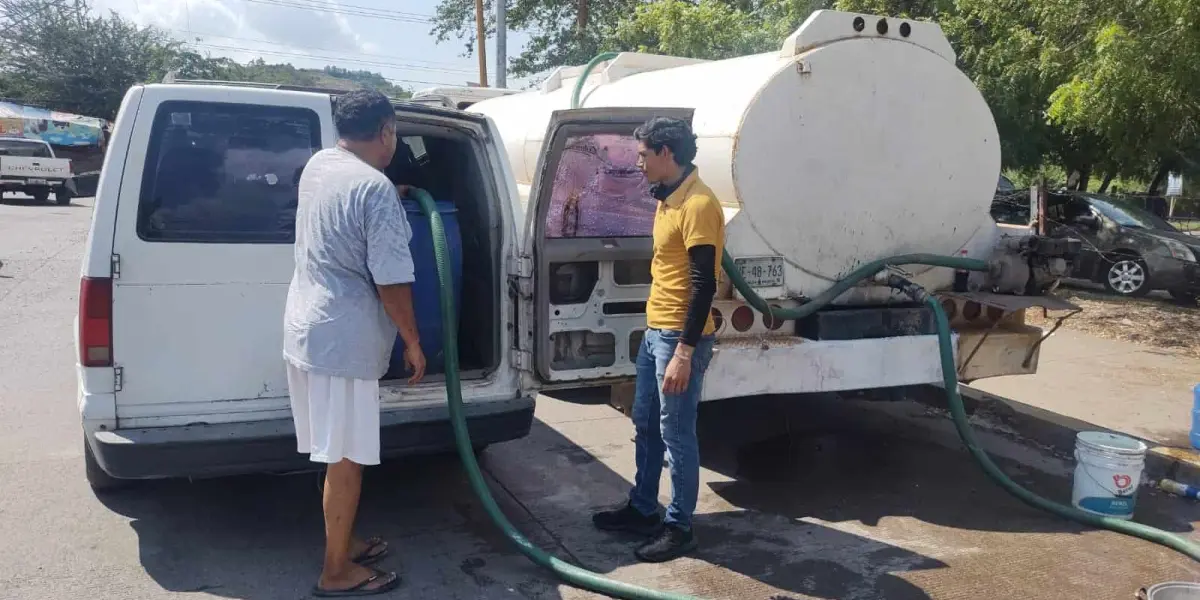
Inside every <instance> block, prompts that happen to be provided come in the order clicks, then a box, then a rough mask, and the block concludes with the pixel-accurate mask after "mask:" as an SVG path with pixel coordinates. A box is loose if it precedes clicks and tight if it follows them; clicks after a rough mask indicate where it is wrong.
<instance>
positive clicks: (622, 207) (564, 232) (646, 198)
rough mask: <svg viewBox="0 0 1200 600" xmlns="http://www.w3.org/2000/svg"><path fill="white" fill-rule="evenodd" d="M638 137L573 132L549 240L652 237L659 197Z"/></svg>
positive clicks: (561, 166)
mask: <svg viewBox="0 0 1200 600" xmlns="http://www.w3.org/2000/svg"><path fill="white" fill-rule="evenodd" d="M637 151H638V143H637V140H635V139H634V138H633V136H632V135H617V134H586V135H578V136H570V137H568V138H567V143H566V145H565V146H564V148H563V151H562V156H561V157H560V158H559V161H558V167H557V169H556V170H555V173H554V187H553V189H552V190H551V196H550V208H549V210H548V211H547V214H546V237H548V238H589V237H591V238H594V237H649V236H650V235H652V233H653V231H654V211H655V210H657V208H658V203H657V201H656V200H655V199H654V198H653V197H652V196H651V195H650V186H649V184H647V183H646V176H645V175H643V174H642V171H641V169H639V168H638V166H637Z"/></svg>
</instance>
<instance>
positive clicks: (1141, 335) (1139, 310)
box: [1026, 286, 1200, 358]
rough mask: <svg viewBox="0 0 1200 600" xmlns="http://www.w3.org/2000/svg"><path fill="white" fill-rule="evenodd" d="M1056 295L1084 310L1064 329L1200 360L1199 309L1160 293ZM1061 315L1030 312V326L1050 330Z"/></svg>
mask: <svg viewBox="0 0 1200 600" xmlns="http://www.w3.org/2000/svg"><path fill="white" fill-rule="evenodd" d="M1055 294H1056V295H1057V296H1059V297H1061V298H1063V299H1065V300H1068V301H1070V302H1073V303H1075V304H1076V305H1078V306H1080V307H1082V308H1083V312H1081V313H1079V314H1077V315H1075V316H1073V317H1071V318H1069V319H1067V321H1066V322H1065V323H1063V328H1064V329H1073V330H1075V331H1081V332H1084V333H1088V334H1091V335H1094V336H1097V337H1102V338H1107V339H1110V340H1122V341H1127V342H1134V343H1136V344H1142V345H1145V346H1150V347H1153V348H1161V349H1164V350H1176V351H1180V352H1184V353H1186V354H1188V355H1191V356H1194V357H1197V358H1200V335H1197V333H1196V332H1198V331H1200V307H1195V306H1192V307H1188V306H1182V305H1180V304H1179V303H1177V302H1174V301H1172V300H1170V299H1167V298H1165V297H1158V293H1155V294H1154V295H1152V296H1150V297H1146V298H1117V297H1114V296H1111V295H1108V294H1105V293H1103V292H1098V291H1092V290H1087V289H1081V288H1078V287H1065V286H1064V287H1060V288H1059V289H1058V290H1057V291H1056V292H1055ZM1059 314H1060V313H1050V318H1049V319H1046V318H1043V316H1042V311H1041V310H1036V309H1035V310H1031V311H1029V312H1028V313H1027V314H1026V320H1027V322H1028V323H1029V324H1031V325H1037V326H1039V327H1050V326H1052V325H1053V324H1054V322H1055V320H1057V318H1058V316H1059Z"/></svg>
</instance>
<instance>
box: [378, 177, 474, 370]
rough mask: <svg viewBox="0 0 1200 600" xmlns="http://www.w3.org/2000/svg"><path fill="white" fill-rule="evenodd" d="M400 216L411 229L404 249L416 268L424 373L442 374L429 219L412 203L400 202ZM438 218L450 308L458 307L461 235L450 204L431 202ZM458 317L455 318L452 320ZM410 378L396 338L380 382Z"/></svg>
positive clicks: (416, 308)
mask: <svg viewBox="0 0 1200 600" xmlns="http://www.w3.org/2000/svg"><path fill="white" fill-rule="evenodd" d="M402 204H403V205H404V212H405V214H406V215H407V216H408V224H409V226H410V227H411V228H412V240H411V241H409V244H408V248H409V250H410V251H411V252H412V258H413V265H414V266H415V267H416V281H415V282H413V288H412V295H413V311H414V312H415V313H416V317H417V333H418V334H419V335H420V336H421V350H422V351H423V352H424V353H425V373H426V374H430V373H441V372H443V371H444V370H445V362H446V356H445V353H444V349H443V347H442V304H441V301H440V300H439V295H438V294H439V287H440V283H439V280H438V272H437V260H436V259H435V257H434V254H433V230H432V229H431V228H430V225H429V218H428V217H426V216H425V215H424V214H423V213H422V212H421V206H420V205H419V204H417V203H416V202H415V201H412V200H403V201H402ZM434 204H435V205H436V206H437V211H438V214H440V215H441V216H442V227H443V228H444V229H445V230H446V245H447V246H448V247H449V250H450V270H451V281H453V283H454V306H455V308H456V309H459V310H461V308H460V307H461V306H462V254H463V253H462V233H461V232H460V231H459V229H458V209H456V208H455V207H454V204H452V203H450V202H435V203H434ZM457 318H458V315H455V319H457ZM408 375H410V373H409V372H408V369H405V368H404V340H401V339H400V336H399V335H397V336H396V345H395V346H393V347H392V360H391V363H390V364H389V367H388V372H387V375H385V376H384V379H397V378H401V377H407V376H408Z"/></svg>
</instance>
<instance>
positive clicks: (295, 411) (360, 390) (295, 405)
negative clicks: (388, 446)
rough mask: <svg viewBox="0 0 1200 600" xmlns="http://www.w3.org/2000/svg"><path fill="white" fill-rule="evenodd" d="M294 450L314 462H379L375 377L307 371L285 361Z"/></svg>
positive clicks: (375, 463) (377, 405)
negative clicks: (294, 435) (357, 377)
mask: <svg viewBox="0 0 1200 600" xmlns="http://www.w3.org/2000/svg"><path fill="white" fill-rule="evenodd" d="M287 373H288V394H289V395H290V396H291V398H292V420H293V421H294V422H295V424H296V451H297V452H299V453H301V454H307V455H308V456H309V460H312V461H313V462H319V463H326V464H334V463H337V462H341V461H342V459H349V460H350V461H352V462H355V463H358V464H360V465H377V464H379V381H378V380H366V379H348V378H346V377H330V376H328V375H318V374H316V373H309V372H308V371H305V370H303V369H300V368H297V367H296V366H295V365H293V364H291V363H290V362H289V363H288V365H287Z"/></svg>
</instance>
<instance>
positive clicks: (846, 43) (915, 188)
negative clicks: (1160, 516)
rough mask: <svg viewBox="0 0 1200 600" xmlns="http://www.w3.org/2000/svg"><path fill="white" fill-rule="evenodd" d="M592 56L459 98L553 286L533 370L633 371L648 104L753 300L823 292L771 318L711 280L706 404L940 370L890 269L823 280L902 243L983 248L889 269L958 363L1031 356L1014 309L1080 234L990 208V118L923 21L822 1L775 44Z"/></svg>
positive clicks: (903, 380) (921, 322) (569, 373)
mask: <svg viewBox="0 0 1200 600" xmlns="http://www.w3.org/2000/svg"><path fill="white" fill-rule="evenodd" d="M599 58H600V60H597V61H593V63H592V64H590V65H588V66H573V67H563V68H559V69H557V70H555V71H553V72H552V73H550V75H549V76H548V77H546V79H545V80H543V81H542V82H541V83H540V85H539V86H538V87H536V88H535V89H531V90H528V91H525V92H522V93H515V94H509V95H503V96H498V97H493V98H490V99H487V100H483V101H480V102H477V103H474V104H472V105H471V106H470V107H469V108H468V111H470V112H475V113H479V114H482V115H486V116H487V117H488V118H489V119H490V120H491V121H492V122H493V123H494V125H495V127H496V131H498V132H499V133H500V135H501V137H502V138H503V144H504V148H505V150H506V153H507V162H508V163H509V168H510V169H511V171H512V174H513V177H514V178H515V180H516V182H515V183H516V186H517V188H518V189H519V191H520V194H521V195H522V200H523V207H524V208H523V209H524V210H525V212H526V215H525V218H526V219H528V220H529V223H530V224H531V225H532V226H531V227H529V228H527V231H528V232H529V233H527V234H526V235H532V236H533V239H531V240H526V241H525V242H526V248H529V249H530V250H529V252H528V253H527V255H526V256H524V257H523V259H522V260H523V262H524V263H525V264H524V265H523V266H522V269H521V270H522V271H524V272H532V271H533V270H538V272H539V273H542V274H544V275H545V276H544V277H539V278H537V279H536V280H537V281H538V282H539V283H538V286H540V287H545V288H546V289H544V290H543V289H538V290H524V291H523V292H522V293H526V294H534V293H537V295H538V296H539V297H543V298H548V299H549V301H548V302H547V303H545V304H544V305H541V306H537V307H536V308H535V309H534V310H535V311H536V312H537V314H530V315H525V316H526V317H527V322H542V323H545V322H549V330H548V331H537V332H532V331H530V332H529V335H530V336H533V337H534V338H535V341H534V343H535V344H544V345H545V346H546V348H545V349H547V350H549V352H541V353H538V354H539V355H541V356H544V357H546V358H545V360H543V361H542V362H543V363H545V364H539V365H535V366H536V368H537V369H538V370H539V371H541V375H542V376H543V378H544V379H553V380H556V381H567V382H570V381H571V380H578V381H596V380H597V379H608V380H612V381H619V380H620V379H621V378H622V377H629V376H632V375H633V372H634V367H633V365H634V360H635V358H636V352H635V351H636V348H637V347H638V342H639V340H640V336H641V334H642V330H643V329H644V327H645V316H644V307H645V301H646V299H647V297H648V291H649V287H648V285H647V284H648V283H649V259H650V252H651V249H650V238H649V235H650V225H651V223H652V220H653V214H654V210H655V205H654V201H653V200H652V199H650V197H649V196H648V194H647V193H646V191H647V188H646V183H645V181H644V178H642V177H641V175H640V173H639V172H638V170H637V168H636V141H635V140H634V138H633V136H632V131H633V129H634V128H635V127H636V126H637V125H638V124H639V123H640V122H641V120H642V119H643V118H644V117H645V116H646V115H647V114H656V115H664V116H678V117H680V118H685V119H688V120H690V122H691V124H692V127H693V129H694V131H695V133H696V135H697V137H698V140H697V143H698V155H697V157H696V160H695V163H696V165H697V167H698V169H699V173H700V176H701V177H702V178H703V179H704V181H705V182H707V183H708V184H709V185H710V186H711V187H712V188H713V190H714V191H715V192H716V194H717V196H718V197H719V200H720V202H721V204H722V206H723V207H724V210H725V216H726V221H727V228H726V229H727V240H726V244H727V252H728V254H729V255H730V257H731V258H732V261H733V263H734V264H735V265H736V269H737V271H738V273H739V275H740V277H741V279H743V280H744V281H743V282H742V283H743V284H744V285H748V286H749V288H752V290H753V294H752V295H756V296H758V297H759V299H760V300H765V301H766V303H769V305H770V306H771V307H776V308H780V309H795V308H797V307H802V306H804V305H805V304H806V303H808V302H810V301H812V300H813V299H815V298H820V297H821V296H822V295H823V294H824V295H829V294H830V293H836V299H835V300H834V301H833V302H832V303H830V304H828V305H824V306H823V307H822V308H821V309H820V310H816V311H814V312H813V313H812V314H810V315H806V316H804V317H803V318H798V319H780V318H775V317H774V316H773V314H768V312H766V311H763V310H759V309H758V308H755V306H754V305H755V304H756V303H754V302H749V301H748V298H747V297H746V294H743V293H741V292H740V291H738V289H736V288H735V286H733V285H731V282H730V281H729V280H730V277H728V276H724V277H723V281H721V283H720V285H719V286H718V287H719V291H718V294H717V298H716V300H715V302H714V308H713V312H714V316H715V317H716V322H717V324H718V330H717V336H718V346H717V348H718V352H717V353H716V356H715V358H714V359H713V362H712V365H711V367H710V369H709V372H708V375H707V379H706V381H705V387H704V393H705V398H704V399H705V400H706V401H712V400H720V399H725V398H734V397H742V396H749V395H758V394H797V393H818V392H840V391H848V390H867V389H878V388H894V387H898V386H910V385H920V384H935V383H941V382H942V375H941V366H940V364H939V360H938V342H937V339H936V336H935V335H933V333H934V329H933V327H934V325H933V322H932V319H931V314H930V311H929V309H928V308H927V307H923V306H921V305H920V304H919V303H915V302H913V301H912V299H911V298H909V297H907V296H906V295H904V294H903V293H901V292H900V291H898V290H897V289H896V288H895V287H894V286H889V285H887V281H886V280H887V275H888V274H889V272H888V271H884V272H882V273H881V275H880V276H878V277H874V278H871V279H868V280H865V281H861V282H858V283H856V284H855V285H853V286H849V287H848V288H846V289H844V291H842V290H841V288H838V287H835V286H837V285H838V283H839V282H840V281H841V280H842V279H843V278H845V277H846V276H847V275H848V274H849V273H850V272H851V271H853V270H854V269H855V268H856V267H859V266H860V265H863V264H866V263H869V262H870V261H874V260H877V259H884V258H888V257H893V256H897V255H907V254H911V253H929V254H934V255H944V256H955V257H959V256H961V257H969V258H975V259H981V260H985V261H988V263H989V270H988V271H987V272H980V273H972V274H970V275H969V276H968V275H967V274H966V273H963V272H956V271H955V270H954V269H952V268H945V267H931V266H922V265H912V266H900V267H898V269H897V268H892V269H891V273H893V274H899V275H902V276H903V277H904V278H905V279H907V280H910V281H912V282H914V283H916V284H917V285H919V286H921V287H923V288H924V289H926V290H928V291H930V292H931V293H935V294H936V295H937V296H938V298H939V299H940V300H941V303H942V306H943V307H944V308H945V310H946V311H947V313H948V314H949V316H950V319H951V325H952V326H953V328H954V331H955V344H956V352H957V357H956V360H957V362H958V370H959V376H960V378H961V379H964V380H972V379H979V378H984V377H993V376H999V375H1013V374H1028V373H1033V372H1035V371H1036V369H1037V360H1038V346H1039V344H1040V343H1041V341H1042V338H1043V331H1042V329H1041V328H1038V327H1034V326H1030V325H1028V324H1026V323H1025V319H1024V316H1025V309H1027V308H1031V307H1035V306H1041V307H1048V308H1050V309H1063V310H1068V309H1072V308H1073V307H1072V306H1071V305H1069V304H1067V303H1065V302H1063V301H1061V300H1058V299H1056V298H1053V297H1050V296H1046V295H1044V294H1043V292H1044V291H1045V290H1046V289H1048V288H1051V287H1052V286H1053V285H1054V284H1055V283H1056V281H1057V279H1058V278H1059V277H1061V276H1063V275H1064V274H1065V273H1066V272H1067V268H1068V266H1069V265H1068V263H1069V261H1070V260H1071V257H1072V255H1073V253H1074V252H1076V251H1077V250H1078V248H1077V243H1076V242H1070V241H1067V240H1058V239H1050V238H1044V237H1040V236H1037V235H1032V234H1031V233H1030V232H1029V231H1028V230H1019V231H1015V232H1014V230H1011V229H1009V230H1005V229H1004V228H1002V227H1000V226H997V225H996V223H995V222H994V221H993V220H992V218H991V217H990V215H989V209H990V206H991V202H992V200H993V194H994V191H995V188H996V181H997V177H998V174H999V172H1000V141H999V136H998V133H997V130H996V123H995V120H994V119H993V116H992V113H991V111H990V110H989V108H988V105H987V103H986V102H985V101H984V98H983V97H982V95H981V94H980V92H979V90H978V89H976V87H975V86H974V84H973V83H972V82H971V80H970V79H969V78H968V77H967V76H966V75H964V74H963V73H962V72H961V71H960V70H959V69H958V68H957V67H956V66H955V53H954V51H953V49H952V48H951V47H950V44H949V42H948V41H947V39H946V37H945V35H943V33H942V31H941V28H940V27H939V26H938V25H936V24H934V23H927V22H920V21H911V20H906V19H895V18H885V17H878V16H869V15H860V14H852V13H845V12H836V11H817V12H815V13H813V14H812V15H811V16H810V17H809V18H808V20H807V21H805V22H804V24H803V25H802V26H801V27H800V28H799V29H798V30H797V31H796V32H795V33H793V34H792V35H791V36H789V37H788V38H787V39H786V40H785V41H784V42H783V44H782V45H781V46H780V48H779V50H778V51H773V52H767V53H763V54H756V55H752V56H743V57H739V58H732V59H727V60H716V61H705V60H696V59H690V58H680V57H672V56H658V55H650V54H640V53H632V52H625V53H619V54H615V55H607V56H604V57H599ZM441 93H443V94H447V93H451V92H447V91H446V90H445V89H444V88H443V89H442V90H441ZM547 150H549V151H547ZM538 182H540V185H535V184H536V183H538ZM531 190H535V191H534V192H533V193H535V194H536V195H537V196H538V197H530V193H531ZM514 287H515V288H519V287H520V286H519V285H518V286H514ZM757 304H758V305H759V306H762V302H761V301H760V302H758V303H757ZM821 304H824V302H822V303H821Z"/></svg>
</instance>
